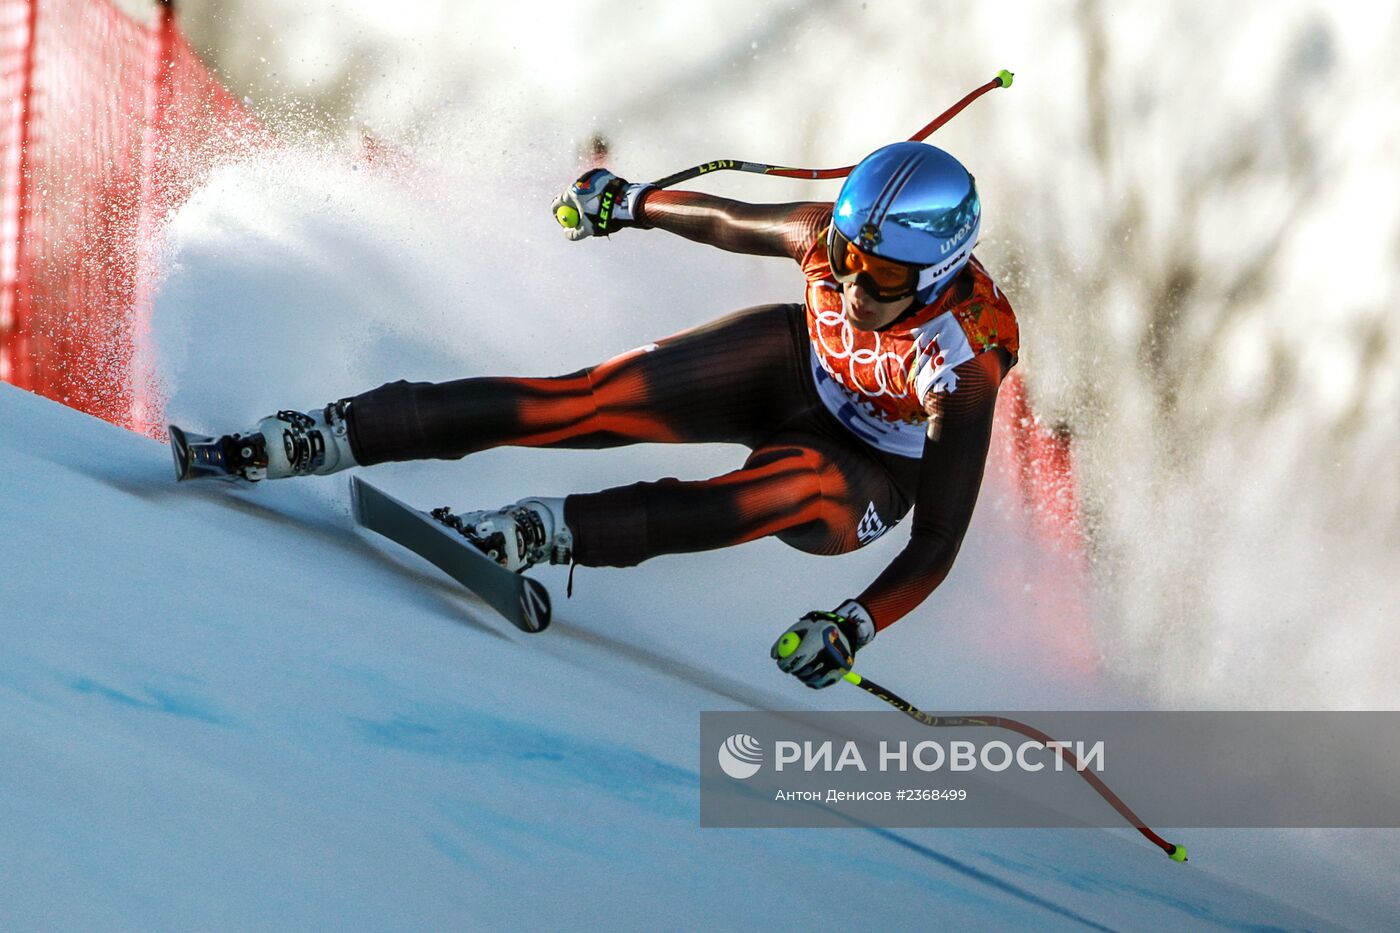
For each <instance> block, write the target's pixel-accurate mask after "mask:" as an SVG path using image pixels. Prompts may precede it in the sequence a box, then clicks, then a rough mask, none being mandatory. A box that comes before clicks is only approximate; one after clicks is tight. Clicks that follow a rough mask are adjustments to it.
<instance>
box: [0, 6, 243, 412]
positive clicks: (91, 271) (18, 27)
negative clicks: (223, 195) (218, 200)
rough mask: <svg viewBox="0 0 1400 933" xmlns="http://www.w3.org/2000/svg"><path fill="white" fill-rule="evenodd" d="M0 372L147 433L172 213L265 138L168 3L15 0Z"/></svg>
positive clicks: (3, 77)
mask: <svg viewBox="0 0 1400 933" xmlns="http://www.w3.org/2000/svg"><path fill="white" fill-rule="evenodd" d="M0 91H2V92H3V97H2V98H0V100H2V101H3V110H0V141H2V142H3V145H4V152H3V158H0V172H3V185H2V186H0V199H2V200H0V379H3V380H5V381H7V382H11V383H13V384H15V385H17V386H20V387H22V388H26V389H30V390H32V391H35V392H39V393H41V394H43V395H46V396H48V397H49V398H52V399H56V400H57V401H60V402H63V403H64V404H67V405H71V406H72V407H74V408H78V409H81V410H83V411H86V412H89V413H91V414H94V415H97V416H99V417H102V418H105V419H107V420H108V421H112V422H115V423H117V424H122V425H126V426H128V427H132V428H135V429H137V430H145V431H150V430H151V429H152V428H153V426H154V425H156V424H158V423H159V415H160V413H159V410H158V399H155V398H154V396H153V394H152V387H151V386H150V385H147V384H144V383H146V382H148V380H147V379H146V378H145V377H143V376H142V375H141V374H140V373H136V372H134V371H133V370H134V362H135V360H134V351H135V347H136V344H137V337H138V335H139V333H140V331H141V328H142V327H144V326H145V323H146V314H147V311H148V308H149V298H150V289H151V285H152V281H153V275H154V271H155V270H154V264H153V260H154V247H155V241H156V236H157V235H158V233H159V227H160V224H161V222H162V220H163V219H164V218H165V216H166V215H167V214H168V213H169V212H170V211H171V210H173V209H174V208H176V207H178V206H179V205H180V203H181V202H183V200H184V199H185V198H186V197H188V195H189V193H190V192H191V191H192V190H193V188H194V187H195V186H196V185H197V184H199V182H200V180H201V179H202V178H203V177H204V176H205V175H206V174H207V173H208V171H209V169H210V168H211V167H212V166H213V165H214V164H216V163H217V162H218V161H219V160H220V159H222V158H227V157H230V156H233V155H236V154H238V153H239V152H242V151H246V150H247V149H248V148H250V147H252V146H255V145H257V144H259V142H261V141H262V139H263V135H262V131H261V129H260V128H259V126H258V124H257V122H256V121H255V120H254V119H253V117H252V116H251V114H249V112H248V111H247V109H246V108H245V107H244V106H243V105H242V104H241V103H240V102H239V101H237V100H236V99H234V98H233V97H232V96H230V95H229V93H228V92H227V91H226V90H225V89H224V88H223V87H222V86H221V85H220V84H219V82H218V81H217V79H215V78H214V76H213V75H212V74H210V73H209V71H208V69H206V68H205V67H204V65H203V64H202V63H201V62H200V60H199V58H198V57H197V56H196V55H195V54H194V52H193V51H192V50H191V49H190V47H189V44H188V42H187V41H186V40H185V37H184V36H183V34H182V33H181V32H180V31H179V29H178V27H177V26H176V25H175V22H174V18H173V16H172V14H171V9H170V7H169V6H168V5H164V4H161V5H159V6H154V5H153V16H152V19H151V22H149V23H142V22H137V21H135V20H133V19H131V18H130V17H128V16H127V15H125V14H124V13H122V12H121V11H119V10H118V9H117V8H116V7H114V6H113V5H112V4H111V3H110V2H109V0H0Z"/></svg>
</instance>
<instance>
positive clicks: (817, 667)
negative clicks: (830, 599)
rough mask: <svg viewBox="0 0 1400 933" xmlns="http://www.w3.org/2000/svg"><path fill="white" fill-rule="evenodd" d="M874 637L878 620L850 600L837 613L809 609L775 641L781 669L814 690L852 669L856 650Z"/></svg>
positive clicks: (772, 652)
mask: <svg viewBox="0 0 1400 933" xmlns="http://www.w3.org/2000/svg"><path fill="white" fill-rule="evenodd" d="M874 637H875V621H874V620H873V619H872V618H871V617H870V613H868V612H866V611H865V607H864V606H862V605H861V604H860V603H858V602H856V601H855V600H853V599H848V600H846V601H845V602H844V603H842V604H841V605H840V606H838V607H837V608H836V611H835V612H809V613H807V614H806V615H805V616H803V617H802V618H800V619H798V620H797V622H796V624H794V625H793V626H792V627H791V628H789V629H788V630H787V631H786V632H784V633H783V634H782V636H781V637H780V638H779V639H778V640H777V641H775V642H774V643H773V648H772V650H770V651H769V652H768V656H769V657H771V658H772V659H773V660H775V661H777V662H778V669H779V670H780V671H783V672H784V673H787V674H791V675H792V676H794V677H796V678H797V679H798V680H800V681H802V682H803V683H804V684H806V685H807V686H809V687H811V688H812V689H814V690H820V689H822V688H823V687H830V686H831V685H832V684H834V683H836V681H838V680H840V679H841V677H842V676H843V675H844V674H845V673H846V672H847V671H849V670H850V669H851V665H852V664H854V663H855V660H856V651H857V650H859V649H861V648H863V647H865V646H866V645H867V644H869V643H870V640H871V639H872V638H874Z"/></svg>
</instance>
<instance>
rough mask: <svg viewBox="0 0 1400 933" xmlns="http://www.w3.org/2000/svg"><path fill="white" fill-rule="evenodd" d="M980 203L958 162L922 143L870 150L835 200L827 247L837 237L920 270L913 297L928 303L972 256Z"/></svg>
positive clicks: (970, 178)
mask: <svg viewBox="0 0 1400 933" xmlns="http://www.w3.org/2000/svg"><path fill="white" fill-rule="evenodd" d="M981 221H982V203H981V202H980V201H979V200H978V198H977V185H976V184H975V183H974V181H973V178H972V175H971V174H970V173H969V172H968V170H967V169H965V168H963V164H962V163H961V162H959V161H958V160H957V159H955V158H953V157H952V156H951V155H949V154H948V153H946V152H944V151H943V150H942V149H939V148H938V147H936V146H930V145H928V144H927V143H914V142H904V143H894V144H892V145H889V146H884V147H882V148H880V149H876V150H875V151H874V152H872V153H871V154H870V155H868V156H866V157H865V158H864V159H862V160H861V162H860V164H859V165H857V166H856V167H855V168H853V169H852V170H851V174H850V175H849V176H847V178H846V183H845V184H844V185H842V186H841V193H840V194H839V195H837V197H836V207H835V216H834V217H833V219H832V225H831V233H830V234H828V237H827V248H828V249H831V248H832V246H833V244H834V243H835V242H836V241H837V239H838V235H839V237H840V238H844V239H846V240H848V241H850V242H851V243H853V244H854V245H855V246H856V247H857V248H858V249H859V250H861V251H862V252H865V253H869V254H871V255H873V256H879V257H881V258H883V259H890V260H893V261H895V262H900V263H904V264H906V265H910V266H917V267H919V270H920V271H919V278H918V284H917V286H916V288H917V290H916V291H915V293H914V297H915V299H916V301H917V302H918V303H919V304H929V303H931V302H932V301H933V300H934V299H935V298H936V297H937V296H938V295H939V293H940V292H942V291H943V289H944V288H946V287H947V285H948V283H950V282H952V281H953V278H954V276H956V275H957V274H958V273H959V272H960V271H962V268H963V266H965V265H967V261H968V259H970V258H971V256H972V248H973V247H974V246H975V245H976V244H977V234H978V231H979V230H980V229H981Z"/></svg>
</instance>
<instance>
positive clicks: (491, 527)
mask: <svg viewBox="0 0 1400 933" xmlns="http://www.w3.org/2000/svg"><path fill="white" fill-rule="evenodd" d="M432 516H433V518H435V519H437V520H438V521H440V522H442V523H443V524H444V525H446V526H447V527H449V528H453V529H455V530H456V531H457V533H458V534H460V535H462V537H464V538H466V539H467V540H468V541H470V542H471V543H472V546H473V547H475V548H477V550H479V551H481V552H482V553H483V554H485V555H486V556H487V557H489V558H491V559H492V560H493V561H495V562H496V563H498V564H500V565H501V566H502V567H504V568H506V569H507V570H510V571H513V572H515V573H520V572H521V571H523V570H526V569H528V568H530V567H533V566H535V565H536V564H538V563H550V564H567V563H569V562H570V561H571V560H572V559H573V551H574V536H573V532H571V531H570V530H569V526H568V524H567V523H566V522H565V521H564V500H563V499H546V498H538V497H536V498H530V499H521V500H520V501H519V502H517V503H515V504H514V505H507V506H505V507H504V508H500V509H496V510H494V511H489V510H488V511H481V512H463V513H461V514H460V515H459V514H454V513H453V512H452V511H451V509H449V508H447V507H446V506H443V507H442V508H440V509H434V510H433V511H432Z"/></svg>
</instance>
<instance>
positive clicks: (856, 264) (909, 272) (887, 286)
mask: <svg viewBox="0 0 1400 933" xmlns="http://www.w3.org/2000/svg"><path fill="white" fill-rule="evenodd" d="M827 254H828V257H829V258H830V260H831V271H832V274H833V275H835V277H836V281H838V282H840V283H842V284H846V283H849V282H854V283H855V284H857V285H859V286H860V287H861V288H862V289H864V290H865V291H867V292H869V293H870V295H871V296H872V297H874V298H875V299H876V300H878V301H898V300H899V299H901V298H908V297H909V296H911V295H913V294H914V293H915V292H917V291H918V290H919V272H920V271H921V270H920V268H919V267H918V266H911V265H907V264H906V263H902V262H895V261H894V260H893V259H884V258H882V257H880V256H873V255H871V254H870V253H867V252H865V251H863V250H862V249H861V248H860V247H858V246H856V245H855V244H854V243H852V242H851V241H850V240H848V239H846V237H845V236H844V235H843V234H842V233H841V231H840V230H838V229H836V225H835V224H832V225H831V235H830V236H829V237H827Z"/></svg>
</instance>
